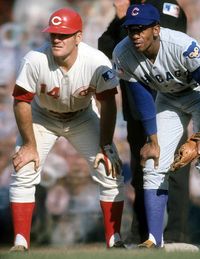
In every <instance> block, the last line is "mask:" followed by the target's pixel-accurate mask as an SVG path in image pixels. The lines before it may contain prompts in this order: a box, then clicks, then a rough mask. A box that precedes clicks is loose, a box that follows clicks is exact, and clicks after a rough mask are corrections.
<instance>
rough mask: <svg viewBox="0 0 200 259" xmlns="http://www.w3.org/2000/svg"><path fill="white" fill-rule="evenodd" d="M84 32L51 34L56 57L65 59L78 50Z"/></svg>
mask: <svg viewBox="0 0 200 259" xmlns="http://www.w3.org/2000/svg"><path fill="white" fill-rule="evenodd" d="M81 38H82V33H81V32H77V33H75V34H55V33H51V34H50V40H51V48H52V53H53V56H54V57H55V58H61V59H65V58H68V57H70V56H72V55H74V54H75V53H76V52H77V46H78V44H79V42H80V41H81Z"/></svg>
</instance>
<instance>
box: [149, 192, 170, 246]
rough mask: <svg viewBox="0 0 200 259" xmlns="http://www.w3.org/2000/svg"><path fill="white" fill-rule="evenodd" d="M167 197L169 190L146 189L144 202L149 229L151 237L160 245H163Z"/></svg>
mask: <svg viewBox="0 0 200 259" xmlns="http://www.w3.org/2000/svg"><path fill="white" fill-rule="evenodd" d="M167 199H168V191H167V190H160V189H145V190H144V204H145V210H146V217H147V224H148V229H149V239H150V240H151V241H152V242H153V243H154V244H155V245H156V246H158V247H162V246H163V225H164V213H165V207H166V204H167Z"/></svg>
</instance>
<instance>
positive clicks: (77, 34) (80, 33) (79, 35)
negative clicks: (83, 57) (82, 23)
mask: <svg viewBox="0 0 200 259" xmlns="http://www.w3.org/2000/svg"><path fill="white" fill-rule="evenodd" d="M81 40H82V32H81V31H78V32H77V33H76V45H78V44H79V43H80V42H81Z"/></svg>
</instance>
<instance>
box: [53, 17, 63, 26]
mask: <svg viewBox="0 0 200 259" xmlns="http://www.w3.org/2000/svg"><path fill="white" fill-rule="evenodd" d="M51 22H52V23H53V25H59V24H61V22H62V19H61V18H60V17H59V16H54V17H53V18H52V19H51Z"/></svg>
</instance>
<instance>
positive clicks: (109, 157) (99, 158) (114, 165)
mask: <svg viewBox="0 0 200 259" xmlns="http://www.w3.org/2000/svg"><path fill="white" fill-rule="evenodd" d="M100 163H102V164H103V165H104V167H105V171H106V175H107V176H109V175H112V178H117V177H118V176H119V175H121V172H122V162H121V159H120V158H119V156H118V153H117V150H116V148H115V147H114V146H113V145H106V146H104V147H103V150H102V152H101V153H98V154H97V155H96V157H95V161H94V168H95V169H96V168H98V166H99V164H100Z"/></svg>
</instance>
